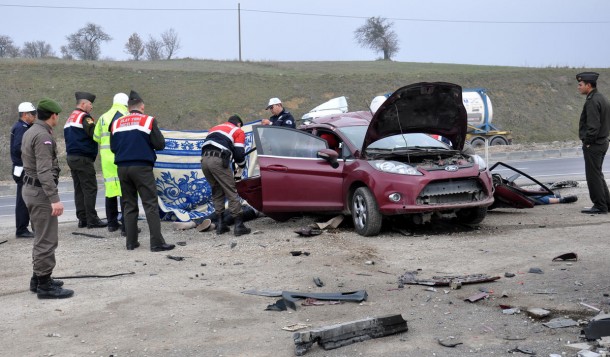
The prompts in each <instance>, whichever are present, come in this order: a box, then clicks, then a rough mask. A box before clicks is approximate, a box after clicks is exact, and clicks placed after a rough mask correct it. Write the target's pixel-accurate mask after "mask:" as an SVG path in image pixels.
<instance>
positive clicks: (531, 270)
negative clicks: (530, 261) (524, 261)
mask: <svg viewBox="0 0 610 357" xmlns="http://www.w3.org/2000/svg"><path fill="white" fill-rule="evenodd" d="M527 272H528V273H532V274H544V272H543V271H542V269H540V268H530V270H528V271H527Z"/></svg>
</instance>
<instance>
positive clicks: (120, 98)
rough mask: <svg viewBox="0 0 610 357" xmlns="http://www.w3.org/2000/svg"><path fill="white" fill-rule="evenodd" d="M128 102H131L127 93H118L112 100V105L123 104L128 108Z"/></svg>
mask: <svg viewBox="0 0 610 357" xmlns="http://www.w3.org/2000/svg"><path fill="white" fill-rule="evenodd" d="M127 101H129V97H128V96H127V94H125V93H117V94H115V95H114V98H113V99H112V104H122V105H124V106H127Z"/></svg>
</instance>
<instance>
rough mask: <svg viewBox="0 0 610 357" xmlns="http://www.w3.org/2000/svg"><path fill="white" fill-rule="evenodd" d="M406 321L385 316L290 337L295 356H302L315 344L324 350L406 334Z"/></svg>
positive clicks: (398, 316) (399, 316)
mask: <svg viewBox="0 0 610 357" xmlns="http://www.w3.org/2000/svg"><path fill="white" fill-rule="evenodd" d="M407 331H408V327H407V321H405V320H404V319H403V317H402V315H400V314H397V315H385V316H380V317H371V318H366V319H362V320H357V321H352V322H345V323H342V324H336V325H331V326H325V327H319V328H316V329H313V330H309V331H303V332H295V333H294V334H293V335H292V338H293V340H294V344H295V353H296V355H297V356H303V355H304V354H305V353H307V351H309V349H310V348H311V347H312V346H313V345H314V344H315V343H316V342H317V343H318V345H320V347H322V348H323V349H325V350H332V349H335V348H339V347H343V346H347V345H350V344H352V343H356V342H362V341H366V340H370V339H373V338H379V337H384V336H389V335H393V334H397V333H401V332H407Z"/></svg>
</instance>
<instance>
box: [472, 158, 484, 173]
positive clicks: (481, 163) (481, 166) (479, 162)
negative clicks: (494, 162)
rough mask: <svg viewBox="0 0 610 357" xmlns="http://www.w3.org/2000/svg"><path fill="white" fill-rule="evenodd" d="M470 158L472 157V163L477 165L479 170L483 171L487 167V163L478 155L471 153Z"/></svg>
mask: <svg viewBox="0 0 610 357" xmlns="http://www.w3.org/2000/svg"><path fill="white" fill-rule="evenodd" d="M472 158H473V159H474V163H475V164H477V165H479V171H484V170H485V169H487V163H486V162H485V160H483V158H482V157H480V156H479V155H472Z"/></svg>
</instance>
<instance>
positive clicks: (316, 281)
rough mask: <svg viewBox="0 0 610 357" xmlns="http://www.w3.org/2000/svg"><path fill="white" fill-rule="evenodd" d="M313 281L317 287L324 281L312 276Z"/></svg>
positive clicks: (321, 285) (322, 284)
mask: <svg viewBox="0 0 610 357" xmlns="http://www.w3.org/2000/svg"><path fill="white" fill-rule="evenodd" d="M313 283H314V284H316V286H317V287H319V288H321V287H323V286H324V282H323V281H322V280H320V278H318V277H315V278H313Z"/></svg>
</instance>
